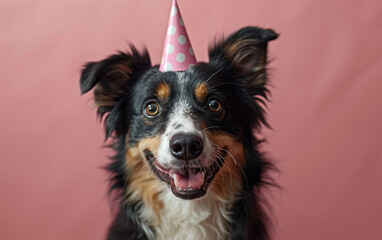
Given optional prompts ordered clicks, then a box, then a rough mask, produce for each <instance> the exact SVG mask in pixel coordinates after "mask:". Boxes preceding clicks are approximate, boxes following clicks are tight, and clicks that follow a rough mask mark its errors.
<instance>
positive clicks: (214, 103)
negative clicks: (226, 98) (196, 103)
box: [208, 99, 222, 113]
mask: <svg viewBox="0 0 382 240" xmlns="http://www.w3.org/2000/svg"><path fill="white" fill-rule="evenodd" d="M208 107H209V108H210V110H211V111H212V112H215V113H217V112H219V111H220V110H221V109H222V104H221V102H220V101H219V100H217V99H211V100H210V102H209V103H208Z"/></svg>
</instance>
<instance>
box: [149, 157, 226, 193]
mask: <svg viewBox="0 0 382 240" xmlns="http://www.w3.org/2000/svg"><path fill="white" fill-rule="evenodd" d="M225 153H226V151H224V150H223V151H222V152H221V154H220V153H219V154H218V155H219V158H218V159H217V160H216V161H215V162H214V163H213V164H211V165H210V166H208V167H202V166H200V167H193V166H187V165H184V166H180V167H164V166H161V165H160V164H159V163H158V160H156V159H155V157H154V155H153V154H152V153H151V152H149V151H147V152H146V153H145V155H146V158H147V160H148V161H149V163H150V166H151V169H152V170H153V172H154V173H155V174H156V175H157V176H158V177H159V178H160V179H161V180H162V181H164V182H166V183H167V184H168V185H169V186H170V187H171V191H172V193H173V194H174V195H175V196H177V197H179V198H182V199H195V198H200V197H202V196H204V195H205V194H206V193H207V188H208V186H209V184H210V183H211V181H212V180H213V178H214V176H215V175H216V173H218V172H219V170H220V168H221V166H222V165H223V163H224V161H225V160H224V157H225Z"/></svg>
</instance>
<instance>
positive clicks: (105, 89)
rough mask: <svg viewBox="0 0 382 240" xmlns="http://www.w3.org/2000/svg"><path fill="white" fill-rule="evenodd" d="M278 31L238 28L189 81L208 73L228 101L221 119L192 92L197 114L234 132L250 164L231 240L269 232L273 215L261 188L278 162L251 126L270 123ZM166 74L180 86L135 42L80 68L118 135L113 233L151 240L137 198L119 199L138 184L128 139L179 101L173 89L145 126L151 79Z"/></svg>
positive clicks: (148, 130)
mask: <svg viewBox="0 0 382 240" xmlns="http://www.w3.org/2000/svg"><path fill="white" fill-rule="evenodd" d="M277 37H278V35H277V34H276V33H274V32H273V31H272V30H269V29H268V30H264V29H261V28H257V27H246V28H243V29H240V30H239V31H237V32H236V33H234V34H232V35H230V36H229V37H228V38H226V39H223V40H221V41H220V42H218V43H215V44H214V45H213V46H211V47H210V49H209V57H210V62H209V63H199V64H198V65H196V66H195V67H194V68H193V70H192V71H187V72H186V73H187V74H186V75H187V78H188V81H187V83H186V84H188V85H189V88H190V89H194V88H195V86H196V84H197V83H198V82H200V79H204V80H205V79H206V78H209V77H211V79H210V80H209V81H208V86H209V88H210V89H213V90H212V92H213V94H214V96H215V97H216V98H219V99H220V100H221V101H222V102H223V103H224V105H225V107H226V109H225V111H226V115H225V117H224V119H218V117H217V116H215V115H213V114H211V113H209V112H208V111H206V109H205V108H204V107H203V105H200V104H199V105H198V103H197V102H196V101H195V100H194V99H193V95H192V93H190V94H189V95H190V96H189V98H190V103H192V104H193V105H192V109H193V114H194V115H195V116H199V117H202V118H203V119H204V120H205V121H206V123H207V125H209V126H210V125H217V124H218V125H219V129H215V130H213V131H217V132H219V131H220V132H226V133H230V134H231V135H235V136H237V138H239V139H240V140H241V141H242V143H243V145H244V149H245V155H246V162H247V165H246V166H245V167H244V174H243V176H242V178H243V182H244V183H245V186H244V193H243V194H241V195H240V196H238V198H237V200H236V202H235V204H234V207H233V209H232V215H233V221H232V222H233V223H232V226H231V233H232V239H234V240H244V239H255V240H256V239H257V240H266V239H269V231H268V218H267V216H266V213H265V211H264V209H263V205H262V204H261V197H262V196H261V194H260V190H261V187H263V186H265V185H269V184H271V183H272V182H271V181H269V180H268V179H267V172H268V170H270V169H272V168H273V165H272V164H271V163H270V162H269V161H268V160H266V159H265V158H264V157H263V156H262V154H261V153H260V152H259V151H258V146H259V143H260V142H261V141H260V140H258V139H256V138H255V137H254V135H253V130H258V129H259V127H260V126H261V123H262V124H264V125H266V126H267V122H266V119H265V114H264V110H263V108H262V106H264V105H265V100H267V96H268V92H269V91H268V89H267V87H266V86H267V74H266V61H267V42H268V41H270V40H273V39H276V38H277ZM235 43H240V44H236V45H237V46H239V47H237V48H235V47H232V46H234V45H235ZM236 45H235V46H236ZM161 81H166V82H167V83H169V85H170V86H171V88H172V89H171V90H172V91H171V92H174V93H176V92H177V90H178V88H179V85H178V83H177V82H176V81H175V74H174V73H172V72H165V73H162V72H159V71H158V67H157V66H155V67H151V63H150V58H149V55H148V53H147V51H146V50H145V51H143V52H141V53H140V52H138V51H137V50H136V49H135V48H134V47H133V46H131V51H130V52H128V53H123V52H119V53H118V54H116V55H113V56H111V57H109V58H107V59H105V60H103V61H101V62H98V63H95V62H92V63H88V64H87V65H85V67H84V69H83V71H82V75H81V81H80V85H81V92H82V93H83V94H84V93H86V92H88V91H90V90H91V89H93V88H94V87H95V90H94V96H95V102H96V105H97V107H98V115H99V117H100V118H101V119H102V118H103V119H104V123H105V128H106V137H107V138H108V137H112V138H113V139H114V141H115V143H114V144H113V146H112V147H113V148H114V150H115V151H116V155H115V156H114V157H113V158H112V161H111V163H110V164H109V166H108V167H107V170H108V171H109V172H110V174H111V188H110V191H113V190H116V192H117V195H116V196H117V198H118V199H119V200H120V201H118V203H119V204H120V206H119V208H120V210H119V213H118V214H117V215H116V218H115V220H114V223H113V224H112V225H111V227H110V229H109V237H108V240H119V239H120V240H122V239H146V236H144V233H143V230H142V229H141V224H140V219H139V217H138V216H137V214H136V212H135V209H136V208H135V207H136V205H139V204H140V203H139V202H137V203H134V204H131V205H126V204H125V203H124V202H123V201H122V196H123V194H124V190H125V188H126V184H134V183H133V182H131V181H130V179H128V176H129V173H128V172H126V171H125V163H124V161H125V146H126V145H127V144H128V145H130V146H132V145H134V144H135V143H137V142H138V141H139V140H140V139H142V138H145V137H149V136H153V135H158V134H161V133H163V132H164V129H165V123H166V122H168V115H167V114H166V111H169V110H170V109H171V108H172V106H171V104H170V103H171V102H172V101H175V100H176V98H177V97H178V96H177V95H176V94H174V95H172V96H171V99H170V100H169V103H163V111H164V112H163V114H162V115H161V116H160V117H158V118H153V119H146V121H149V122H150V123H152V124H150V125H149V126H148V125H147V124H145V123H144V121H142V106H143V105H144V103H145V102H146V101H147V100H149V98H147V96H152V93H153V91H154V88H153V86H155V85H156V84H157V83H158V82H161ZM127 134H128V140H127V138H126V136H127ZM126 141H128V142H126ZM254 188H255V191H254Z"/></svg>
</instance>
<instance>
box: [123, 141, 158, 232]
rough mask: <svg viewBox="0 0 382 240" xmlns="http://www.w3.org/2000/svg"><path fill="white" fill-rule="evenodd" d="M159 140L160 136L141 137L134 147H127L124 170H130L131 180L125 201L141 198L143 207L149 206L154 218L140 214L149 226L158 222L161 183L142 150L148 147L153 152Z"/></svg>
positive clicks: (139, 199)
mask: <svg viewBox="0 0 382 240" xmlns="http://www.w3.org/2000/svg"><path fill="white" fill-rule="evenodd" d="M159 140H160V137H153V138H146V139H143V140H141V141H140V142H139V143H138V144H137V145H135V146H134V147H129V148H128V151H127V154H126V172H128V173H129V172H131V175H130V179H131V181H132V182H133V183H132V184H129V185H128V186H127V191H126V202H136V201H138V202H140V201H142V200H143V202H144V203H145V205H146V206H145V207H151V208H152V211H153V212H154V214H155V219H145V216H141V217H142V218H143V219H145V220H146V222H147V223H148V224H149V225H151V226H155V225H159V224H160V214H159V211H160V210H161V209H162V208H163V203H162V202H161V201H160V200H159V194H160V193H161V191H160V190H159V189H160V186H161V184H163V183H162V182H161V181H160V180H159V179H158V178H157V176H156V175H155V173H153V172H152V170H151V169H150V167H149V166H148V163H147V161H146V159H145V156H144V152H143V150H145V149H148V150H149V151H151V152H152V153H153V154H155V153H156V151H157V149H158V146H159V144H160V142H159Z"/></svg>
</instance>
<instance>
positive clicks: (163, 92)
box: [156, 83, 171, 100]
mask: <svg viewBox="0 0 382 240" xmlns="http://www.w3.org/2000/svg"><path fill="white" fill-rule="evenodd" d="M170 94H171V89H170V87H169V86H168V85H167V84H166V83H160V84H158V86H157V88H156V96H157V97H159V98H161V99H163V100H167V99H168V98H169V97H170Z"/></svg>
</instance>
